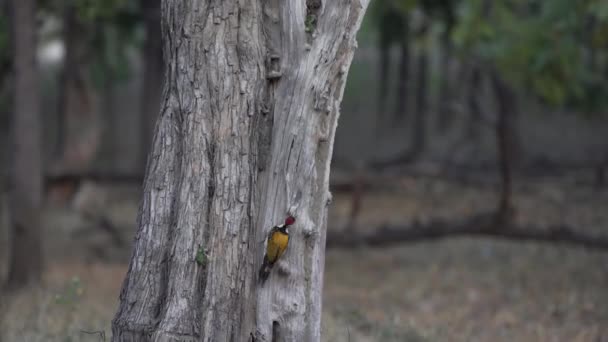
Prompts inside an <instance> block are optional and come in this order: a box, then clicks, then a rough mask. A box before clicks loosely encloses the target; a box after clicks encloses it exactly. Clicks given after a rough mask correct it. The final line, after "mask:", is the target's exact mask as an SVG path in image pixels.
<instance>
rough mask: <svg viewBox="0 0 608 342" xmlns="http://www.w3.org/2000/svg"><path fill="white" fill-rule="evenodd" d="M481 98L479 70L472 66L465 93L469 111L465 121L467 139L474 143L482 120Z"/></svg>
mask: <svg viewBox="0 0 608 342" xmlns="http://www.w3.org/2000/svg"><path fill="white" fill-rule="evenodd" d="M480 98H481V69H480V68H479V67H478V66H476V65H473V66H472V68H471V81H470V83H469V88H468V91H467V107H468V109H469V117H468V119H469V120H468V121H467V133H466V137H467V139H471V140H473V141H474V142H476V141H477V140H478V139H479V123H480V122H481V120H482V116H481V107H480V105H479V101H480Z"/></svg>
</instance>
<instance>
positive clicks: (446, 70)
mask: <svg viewBox="0 0 608 342" xmlns="http://www.w3.org/2000/svg"><path fill="white" fill-rule="evenodd" d="M448 34H449V33H444V35H443V36H442V37H441V54H440V56H439V58H440V60H439V94H438V95H437V100H438V102H439V103H438V106H437V114H438V115H437V122H436V127H437V130H438V131H439V132H440V133H446V131H447V130H448V128H449V127H450V125H451V124H452V120H453V117H452V116H453V114H454V113H453V112H452V106H451V104H452V93H451V89H450V61H451V55H452V44H451V43H450V37H449V35H448Z"/></svg>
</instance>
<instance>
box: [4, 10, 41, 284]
mask: <svg viewBox="0 0 608 342" xmlns="http://www.w3.org/2000/svg"><path fill="white" fill-rule="evenodd" d="M11 4H12V8H11V10H12V14H13V15H12V21H11V22H12V40H11V43H12V47H13V62H14V70H15V88H14V100H13V106H14V107H13V108H14V109H13V118H12V142H13V144H12V147H13V150H12V156H13V158H12V163H11V166H10V190H9V196H10V197H9V209H10V226H11V228H12V231H11V236H12V243H11V246H12V248H11V255H10V262H9V275H8V286H9V287H12V288H16V287H20V286H23V285H25V284H35V283H37V282H39V280H40V277H41V273H42V249H41V227H40V223H41V222H40V208H41V202H42V153H41V140H40V138H41V137H40V117H39V115H40V113H39V111H40V106H39V97H38V96H39V94H38V83H39V80H38V71H37V67H36V28H37V25H36V1H35V0H13V1H12V2H11Z"/></svg>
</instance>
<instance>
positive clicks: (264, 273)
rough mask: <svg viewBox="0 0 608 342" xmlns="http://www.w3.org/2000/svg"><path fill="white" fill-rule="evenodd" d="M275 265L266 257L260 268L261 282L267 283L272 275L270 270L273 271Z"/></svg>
mask: <svg viewBox="0 0 608 342" xmlns="http://www.w3.org/2000/svg"><path fill="white" fill-rule="evenodd" d="M272 266H273V264H272V263H270V261H268V257H267V256H266V255H264V262H263V263H262V267H260V273H259V275H258V277H259V279H260V282H262V283H263V282H265V281H266V279H268V276H269V275H270V270H271V269H272Z"/></svg>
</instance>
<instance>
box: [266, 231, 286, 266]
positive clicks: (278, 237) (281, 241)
mask: <svg viewBox="0 0 608 342" xmlns="http://www.w3.org/2000/svg"><path fill="white" fill-rule="evenodd" d="M288 244H289V234H287V233H285V232H282V231H280V230H274V231H272V232H271V233H270V234H269V236H268V245H267V246H266V255H267V257H268V261H269V262H270V263H273V264H274V263H275V262H276V261H277V260H278V259H279V258H280V257H281V255H283V253H285V250H286V249H287V245H288Z"/></svg>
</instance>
